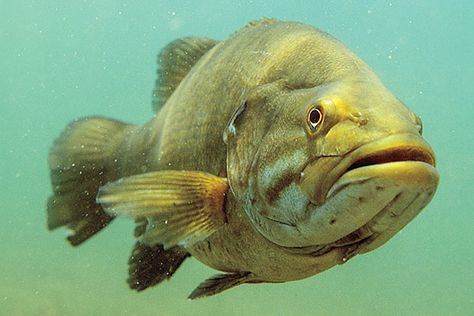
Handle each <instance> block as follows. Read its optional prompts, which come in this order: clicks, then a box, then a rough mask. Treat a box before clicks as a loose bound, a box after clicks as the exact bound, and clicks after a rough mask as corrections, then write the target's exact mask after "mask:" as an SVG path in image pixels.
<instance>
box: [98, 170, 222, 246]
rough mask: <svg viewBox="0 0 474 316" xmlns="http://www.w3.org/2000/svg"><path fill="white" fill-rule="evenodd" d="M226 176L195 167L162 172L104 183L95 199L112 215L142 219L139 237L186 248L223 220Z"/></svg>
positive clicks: (151, 244) (146, 240)
mask: <svg viewBox="0 0 474 316" xmlns="http://www.w3.org/2000/svg"><path fill="white" fill-rule="evenodd" d="M228 189H229V185H228V184H227V181H226V179H224V178H221V177H217V176H214V175H211V174H208V173H205V172H200V171H183V170H181V171H175V170H165V171H158V172H150V173H145V174H139V175H135V176H131V177H127V178H123V179H120V180H118V181H116V182H112V183H109V184H107V185H105V186H103V187H102V188H101V189H100V190H99V194H98V196H97V201H98V202H99V203H100V204H101V205H102V207H103V208H104V209H105V210H106V211H107V212H108V213H109V214H113V215H125V216H130V217H133V218H135V219H143V218H146V219H147V220H148V226H147V228H146V231H145V232H144V234H143V235H142V236H141V241H142V242H143V243H145V244H147V245H148V246H154V245H157V244H162V245H163V246H164V249H165V250H167V249H170V248H171V247H173V246H176V245H181V246H190V245H193V244H194V243H196V242H197V241H200V240H203V239H205V238H207V237H208V236H209V235H211V234H212V233H213V232H215V231H216V230H217V229H218V228H219V227H220V226H221V225H223V224H224V223H225V221H226V216H225V211H224V202H225V195H226V193H227V191H228Z"/></svg>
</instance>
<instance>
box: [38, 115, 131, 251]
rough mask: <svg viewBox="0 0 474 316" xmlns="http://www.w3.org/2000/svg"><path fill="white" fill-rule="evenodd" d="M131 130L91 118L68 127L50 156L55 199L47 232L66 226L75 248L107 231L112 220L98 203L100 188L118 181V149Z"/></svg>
mask: <svg viewBox="0 0 474 316" xmlns="http://www.w3.org/2000/svg"><path fill="white" fill-rule="evenodd" d="M130 127H131V125H127V124H125V123H121V122H118V121H114V120H110V119H105V118H99V117H89V118H84V119H80V120H76V121H74V122H72V123H71V124H69V125H68V126H67V127H66V129H65V130H64V132H63V133H62V135H61V136H60V137H59V138H58V139H57V140H56V142H55V143H54V145H53V147H52V149H51V151H50V153H49V168H50V174H51V183H52V187H53V195H52V196H51V197H50V198H49V201H48V209H47V214H48V228H49V229H50V230H52V229H55V228H57V227H61V226H67V227H68V228H69V229H71V230H72V234H71V235H70V236H68V240H69V242H70V243H71V244H72V245H74V246H76V245H79V244H80V243H82V242H83V241H85V240H87V239H88V238H89V237H91V236H93V235H94V234H95V233H97V232H98V231H99V230H101V229H102V228H104V227H105V226H106V225H107V224H108V223H109V222H110V221H111V220H112V219H113V216H111V215H109V214H107V213H105V212H104V211H103V209H102V207H101V206H100V204H97V203H96V195H97V192H98V190H99V187H100V186H102V185H104V184H105V183H107V182H108V181H112V180H116V179H117V177H118V175H117V174H116V170H117V167H114V163H117V161H118V157H116V156H115V155H116V153H117V149H118V147H119V146H120V144H121V143H122V141H123V138H124V136H125V133H126V132H127V130H128V129H129V128H130Z"/></svg>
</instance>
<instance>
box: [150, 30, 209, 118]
mask: <svg viewBox="0 0 474 316" xmlns="http://www.w3.org/2000/svg"><path fill="white" fill-rule="evenodd" d="M217 43H218V41H215V40H212V39H210V38H205V37H184V38H179V39H176V40H174V41H172V42H171V43H169V44H168V45H167V46H166V47H165V48H163V50H162V51H161V52H160V54H159V55H158V72H157V73H158V79H157V80H156V82H155V89H154V90H153V110H154V111H155V112H158V110H159V109H160V108H161V107H162V106H163V105H164V104H165V103H166V100H168V98H169V97H170V95H171V94H172V93H173V91H174V90H175V89H176V87H177V86H178V85H179V83H180V82H181V80H183V78H184V77H185V76H186V75H187V74H188V72H189V71H190V70H191V68H192V67H193V66H194V64H195V63H196V62H197V61H198V60H199V59H200V58H201V57H202V56H203V55H204V54H205V53H206V52H207V51H209V50H210V49H211V48H212V47H214V46H215V45H216V44H217Z"/></svg>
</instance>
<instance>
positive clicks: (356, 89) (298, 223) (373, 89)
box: [226, 76, 439, 259]
mask: <svg viewBox="0 0 474 316" xmlns="http://www.w3.org/2000/svg"><path fill="white" fill-rule="evenodd" d="M276 86H277V87H275V86H271V87H265V88H262V89H261V91H259V92H258V93H256V95H257V96H253V97H250V98H249V101H248V102H247V103H246V105H245V107H244V108H243V109H242V108H241V109H240V110H239V111H240V113H237V115H235V116H234V119H232V120H231V122H230V124H229V128H230V130H231V131H232V133H228V134H227V139H226V141H227V144H228V175H229V180H230V186H231V189H232V191H233V192H234V194H235V195H236V196H237V197H238V198H239V199H240V200H241V201H242V204H243V207H244V209H245V211H246V213H247V214H248V215H249V218H250V220H251V221H252V223H253V224H254V226H255V228H256V230H257V231H258V232H260V233H261V234H262V235H263V236H264V237H266V238H267V239H268V240H270V241H271V242H273V243H275V244H277V245H279V246H283V247H288V248H298V249H309V250H308V251H311V252H312V253H316V254H325V253H327V252H329V251H339V252H341V253H343V257H344V258H346V259H347V258H349V257H352V256H353V255H355V254H357V253H364V252H367V251H370V250H373V249H375V248H377V247H378V246H380V245H382V244H383V243H385V242H386V241H387V240H389V239H390V238H391V237H392V236H393V235H395V234H396V233H397V232H398V231H399V230H401V229H402V228H403V227H404V226H405V225H406V224H407V223H408V222H410V221H411V220H412V219H413V218H414V217H415V216H416V215H417V214H418V213H419V212H420V211H421V210H422V209H423V208H424V207H425V206H426V205H427V204H428V203H429V201H430V200H431V198H432V197H433V195H434V193H435V190H436V188H437V185H438V181H439V175H438V172H437V170H436V169H435V155H434V152H433V150H432V149H431V147H430V146H429V144H428V143H427V142H426V141H425V140H424V139H423V137H422V135H421V133H422V124H421V120H420V118H419V117H418V116H417V115H416V114H414V113H413V112H412V111H410V110H409V109H408V108H407V107H406V106H405V105H404V104H403V103H402V102H401V101H400V100H398V99H397V98H396V97H394V96H393V95H392V94H391V93H390V92H389V91H388V90H387V89H386V88H385V87H384V86H383V84H382V83H381V82H380V81H379V80H378V79H377V78H374V77H370V76H367V77H364V78H360V77H357V78H350V79H345V80H341V81H336V82H330V83H327V84H324V85H319V86H317V87H310V88H301V89H295V88H291V87H288V86H287V85H285V84H284V83H283V84H282V83H278V84H277V85H276Z"/></svg>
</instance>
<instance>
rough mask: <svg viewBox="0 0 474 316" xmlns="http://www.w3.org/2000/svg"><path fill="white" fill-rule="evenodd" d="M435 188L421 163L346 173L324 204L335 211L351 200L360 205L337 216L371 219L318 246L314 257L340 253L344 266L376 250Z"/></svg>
mask: <svg viewBox="0 0 474 316" xmlns="http://www.w3.org/2000/svg"><path fill="white" fill-rule="evenodd" d="M364 169H365V170H364ZM437 184H438V173H437V171H436V170H435V169H434V168H433V167H432V166H430V165H429V164H426V163H422V162H393V163H387V164H382V165H374V166H368V167H363V168H360V169H355V170H353V171H349V172H348V173H347V175H344V176H343V177H341V179H339V180H338V181H337V182H336V184H335V185H334V186H333V187H332V188H331V190H330V191H329V193H328V200H327V203H329V204H331V202H333V203H334V205H332V206H333V208H334V209H338V208H340V207H342V206H343V203H342V202H340V201H341V200H344V199H345V198H346V199H347V200H346V203H347V202H349V199H352V201H355V203H357V202H359V203H360V204H359V205H358V206H357V207H355V205H353V206H354V207H353V208H351V209H346V212H345V214H340V216H344V215H346V216H349V217H350V218H351V219H354V218H356V217H357V215H358V212H357V211H360V213H359V215H361V216H362V213H365V214H366V215H367V214H373V215H372V216H371V218H367V219H366V221H365V223H363V225H361V226H359V227H358V228H356V229H354V230H352V231H351V232H349V233H348V234H346V235H344V236H343V237H341V238H339V239H337V240H336V241H333V242H330V243H327V244H325V245H324V246H320V247H319V249H318V251H316V252H315V253H314V254H315V255H322V254H325V253H327V252H329V251H339V252H341V254H342V259H341V263H344V262H346V261H347V260H349V259H350V258H352V257H353V256H355V255H356V254H362V253H366V252H369V251H372V250H374V249H376V248H377V247H379V246H381V245H382V244H384V243H385V242H387V241H388V240H389V239H390V238H392V237H393V236H394V235H395V234H396V233H397V232H398V231H400V230H401V229H402V228H403V227H404V226H405V225H407V224H408V223H409V222H410V221H411V220H412V219H413V218H414V217H415V216H416V215H418V213H419V212H420V211H421V210H422V209H423V208H424V207H425V206H426V205H427V204H428V203H429V201H430V200H431V198H432V197H433V195H434V192H435V190H436V187H437ZM344 197H345V198H344ZM337 202H339V203H337ZM354 209H355V210H356V211H355V212H354V211H353V210H354ZM333 220H334V219H333ZM347 223H349V222H347ZM342 230H343V228H342V229H340V231H342Z"/></svg>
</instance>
